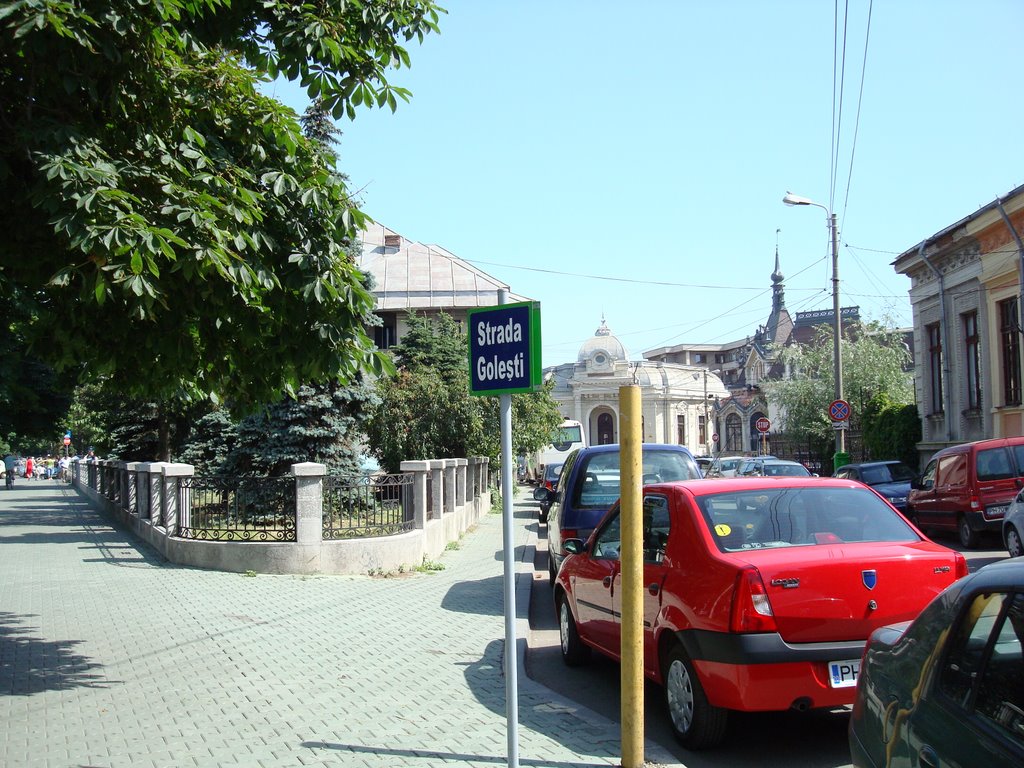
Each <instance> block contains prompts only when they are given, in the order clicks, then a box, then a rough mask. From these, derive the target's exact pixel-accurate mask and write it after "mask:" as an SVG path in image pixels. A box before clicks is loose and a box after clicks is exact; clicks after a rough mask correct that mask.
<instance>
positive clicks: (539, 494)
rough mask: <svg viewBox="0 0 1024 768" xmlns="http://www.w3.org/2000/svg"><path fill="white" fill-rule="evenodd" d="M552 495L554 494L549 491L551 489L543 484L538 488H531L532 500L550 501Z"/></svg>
mask: <svg viewBox="0 0 1024 768" xmlns="http://www.w3.org/2000/svg"><path fill="white" fill-rule="evenodd" d="M554 497H555V495H554V494H553V493H551V491H549V490H548V489H547V488H545V487H544V486H543V485H542V486H541V487H540V488H534V489H533V500H534V501H550V500H551V499H553V498H554Z"/></svg>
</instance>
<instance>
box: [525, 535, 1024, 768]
mask: <svg viewBox="0 0 1024 768" xmlns="http://www.w3.org/2000/svg"><path fill="white" fill-rule="evenodd" d="M531 525H534V526H538V538H537V555H536V558H535V561H534V585H533V586H534V588H533V590H532V593H531V598H530V628H531V638H530V645H529V650H528V651H527V654H526V671H527V674H529V676H530V677H531V678H533V679H534V680H537V681H538V682H540V683H543V684H544V685H546V686H547V687H549V688H551V689H552V690H554V691H557V692H558V693H560V694H562V695H563V696H566V697H568V698H570V699H573V700H574V701H577V702H579V703H581V704H585V705H586V706H588V707H590V708H591V709H593V710H595V711H596V712H598V713H600V714H601V715H604V716H605V717H607V718H609V719H610V720H614V721H615V722H619V715H620V710H619V707H620V704H619V701H620V699H619V665H618V664H617V663H615V662H613V661H610V660H608V659H606V658H604V657H602V656H600V655H598V654H594V655H593V656H592V657H591V658H592V660H591V661H590V663H589V664H587V665H586V666H583V667H575V668H573V667H567V666H565V665H564V664H563V663H562V656H561V652H560V650H559V642H558V623H557V621H556V619H555V612H554V606H553V603H552V600H551V590H550V588H549V581H548V556H547V531H546V527H545V526H542V525H538V523H537V522H536V521H534V522H533V523H531ZM936 541H938V542H939V543H941V544H944V545H946V546H948V547H950V548H953V549H960V547H959V546H958V544H957V542H956V541H955V539H953V538H950V539H944V538H937V539H936ZM998 546H1001V545H1000V544H999V542H997V541H996V540H995V539H992V540H991V541H988V542H985V547H986V549H979V550H974V551H964V550H961V551H964V554H965V556H966V557H967V560H968V563H969V564H970V567H971V570H976V569H977V568H980V567H981V566H983V565H986V564H988V563H990V562H995V561H996V560H1002V559H1003V558H1005V557H1006V551H1005V550H1003V549H997V548H995V547H998ZM644 711H645V718H644V720H645V730H646V735H647V737H648V738H650V739H652V740H653V741H655V742H656V743H658V744H660V745H662V746H663V747H665V749H667V750H669V751H670V752H671V753H672V754H674V755H675V756H676V757H678V758H679V760H680V761H682V762H683V763H684V764H685V765H686V766H687V767H688V768H711V767H712V766H714V767H715V768H740V767H741V766H743V767H746V766H750V765H758V766H761V767H762V768H843V767H845V766H849V765H850V751H849V747H848V746H847V737H846V727H847V723H848V722H849V711H848V710H846V709H842V710H836V711H812V712H805V713H797V712H778V713H765V714H748V713H743V712H735V713H732V714H731V715H730V720H729V730H728V736H727V737H726V741H725V743H724V744H723V745H722V746H721V747H719V748H718V749H715V750H712V751H709V752H691V751H689V750H686V749H684V748H683V747H681V746H679V744H678V743H677V742H676V741H675V738H674V737H673V735H672V730H671V728H670V726H669V722H668V716H667V715H666V714H665V710H664V707H663V706H662V701H661V688H660V687H659V686H657V685H654V684H652V683H648V684H647V687H646V689H645V695H644Z"/></svg>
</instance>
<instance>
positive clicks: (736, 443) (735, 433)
mask: <svg viewBox="0 0 1024 768" xmlns="http://www.w3.org/2000/svg"><path fill="white" fill-rule="evenodd" d="M725 450H727V451H742V450H743V423H742V422H741V421H740V417H739V416H737V415H736V414H735V413H730V414H729V415H728V416H726V417H725Z"/></svg>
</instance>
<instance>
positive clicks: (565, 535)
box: [533, 443, 701, 583]
mask: <svg viewBox="0 0 1024 768" xmlns="http://www.w3.org/2000/svg"><path fill="white" fill-rule="evenodd" d="M641 458H642V466H643V481H644V482H645V483H647V482H652V483H653V482H661V481H665V480H696V479H700V476H701V474H700V470H699V469H698V468H697V463H696V462H695V461H694V460H693V454H692V453H690V451H689V449H687V448H685V447H683V446H681V445H663V444H659V443H644V444H643V447H642V449H641ZM533 497H534V498H535V499H536V500H537V501H540V502H541V503H543V502H544V501H545V500H547V501H548V503H549V504H550V505H551V508H550V510H549V512H548V572H549V574H550V576H551V581H552V583H554V581H555V576H556V575H557V574H558V568H559V567H560V566H561V564H562V560H563V559H564V557H565V553H564V552H563V551H562V542H563V541H565V540H566V539H586V538H587V537H588V536H590V532H591V531H593V530H594V526H596V525H597V524H598V522H600V520H601V518H602V517H604V515H605V513H606V512H607V511H608V509H609V508H610V507H611V506H612V504H614V503H615V502H616V501H617V500H618V498H619V446H618V445H617V444H611V445H595V446H591V447H589V448H579V449H577V450H575V451H573V452H572V453H570V454H569V456H568V457H567V458H566V460H565V464H564V465H563V466H562V474H561V475H560V479H559V482H558V488H557V489H556V490H555V491H549V490H547V489H546V488H537V489H536V490H535V491H534V492H533Z"/></svg>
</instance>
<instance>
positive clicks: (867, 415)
mask: <svg viewBox="0 0 1024 768" xmlns="http://www.w3.org/2000/svg"><path fill="white" fill-rule="evenodd" d="M861 428H862V432H863V441H864V446H865V448H867V451H868V454H869V455H870V456H871V458H873V459H899V460H900V461H902V462H903V463H904V464H906V465H907V466H909V467H910V468H911V469H915V470H916V469H918V468H919V467H918V461H919V458H918V457H919V454H918V451H917V443H919V442H920V441H921V417H920V415H919V414H918V412H917V406H916V405H914V404H902V403H893V402H891V401H889V399H888V398H887V397H886V396H885V395H884V394H883V395H879V396H877V397H875V398H873V399H872V400H871V402H869V403H868V406H867V408H866V409H865V412H864V417H863V418H862V419H861Z"/></svg>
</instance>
